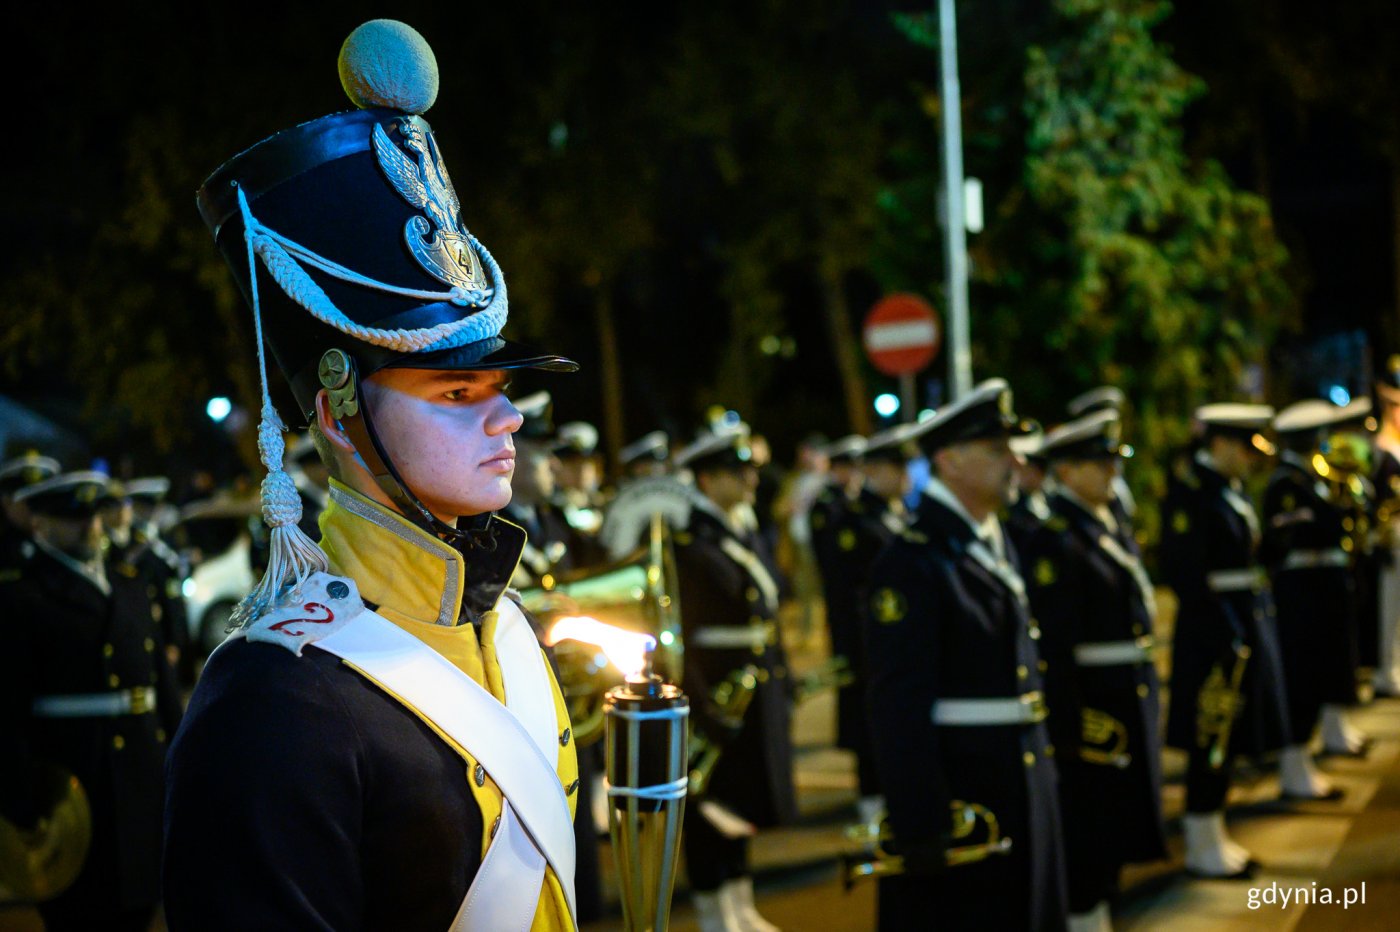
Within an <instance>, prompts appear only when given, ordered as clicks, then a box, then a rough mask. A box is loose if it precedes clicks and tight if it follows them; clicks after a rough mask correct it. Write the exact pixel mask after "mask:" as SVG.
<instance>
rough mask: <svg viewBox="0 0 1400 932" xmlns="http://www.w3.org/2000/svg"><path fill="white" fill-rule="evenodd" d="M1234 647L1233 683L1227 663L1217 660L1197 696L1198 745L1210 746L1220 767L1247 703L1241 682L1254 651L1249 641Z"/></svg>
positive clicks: (1212, 757)
mask: <svg viewBox="0 0 1400 932" xmlns="http://www.w3.org/2000/svg"><path fill="white" fill-rule="evenodd" d="M1234 650H1235V662H1234V666H1233V667H1232V668H1231V670H1230V680H1229V682H1226V680H1225V671H1224V668H1223V666H1222V665H1221V664H1218V663H1217V664H1216V665H1215V666H1214V667H1212V668H1211V671H1210V675H1209V676H1207V677H1206V681H1205V683H1204V684H1203V685H1202V686H1201V691H1200V692H1199V693H1197V695H1196V746H1197V747H1200V748H1206V747H1209V748H1210V766H1211V767H1212V768H1214V769H1216V770H1219V769H1220V768H1221V767H1222V766H1224V764H1225V755H1226V754H1227V753H1229V750H1230V732H1231V730H1232V729H1233V728H1234V725H1235V718H1236V716H1238V715H1239V712H1240V708H1241V707H1242V706H1243V704H1244V700H1243V699H1242V698H1241V696H1240V684H1241V683H1242V682H1243V681H1244V670H1245V666H1246V665H1247V664H1248V663H1249V654H1250V650H1249V647H1248V646H1247V645H1245V644H1237V645H1235V648H1234Z"/></svg>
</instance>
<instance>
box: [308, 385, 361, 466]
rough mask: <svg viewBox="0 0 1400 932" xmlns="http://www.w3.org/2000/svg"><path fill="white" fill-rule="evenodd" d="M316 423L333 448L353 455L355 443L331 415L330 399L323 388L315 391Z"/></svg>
mask: <svg viewBox="0 0 1400 932" xmlns="http://www.w3.org/2000/svg"><path fill="white" fill-rule="evenodd" d="M316 424H317V426H318V427H320V428H321V433H322V434H323V435H324V436H325V438H326V440H327V441H329V442H330V445H331V447H332V448H333V449H335V450H337V451H339V452H341V453H345V454H348V455H350V456H354V455H355V445H354V444H353V443H351V442H350V437H349V435H347V434H346V433H345V428H343V427H341V426H340V422H339V421H337V420H336V419H335V418H334V417H332V416H331V399H330V396H329V395H328V394H327V392H326V389H324V388H323V389H321V390H320V391H319V392H317V393H316Z"/></svg>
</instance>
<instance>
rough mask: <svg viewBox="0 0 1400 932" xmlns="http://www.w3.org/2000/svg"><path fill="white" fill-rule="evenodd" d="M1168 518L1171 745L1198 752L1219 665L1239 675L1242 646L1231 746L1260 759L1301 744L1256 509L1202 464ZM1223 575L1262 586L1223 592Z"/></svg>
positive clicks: (1166, 505) (1175, 485) (1189, 469)
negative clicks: (1238, 662) (1294, 730)
mask: <svg viewBox="0 0 1400 932" xmlns="http://www.w3.org/2000/svg"><path fill="white" fill-rule="evenodd" d="M1162 516H1163V517H1162V542H1161V549H1160V551H1159V555H1160V562H1161V570H1162V579H1163V582H1165V583H1166V584H1167V585H1168V586H1170V587H1171V588H1172V590H1173V591H1174V592H1175V593H1176V597H1177V615H1176V631H1175V633H1174V635H1173V639H1172V675H1171V705H1170V707H1169V708H1168V712H1167V744H1169V745H1171V746H1172V747H1175V748H1181V749H1183V750H1190V749H1191V748H1192V747H1193V746H1195V744H1196V742H1197V739H1198V735H1197V712H1198V699H1199V696H1200V692H1201V687H1202V686H1203V685H1204V684H1205V683H1206V681H1207V679H1208V678H1209V677H1210V674H1211V671H1212V670H1213V669H1214V668H1216V667H1217V666H1218V667H1219V668H1220V669H1221V671H1222V674H1223V676H1224V677H1225V679H1226V680H1227V681H1228V680H1229V679H1230V676H1231V672H1232V669H1233V667H1234V658H1235V650H1234V645H1236V644H1242V645H1244V646H1246V647H1248V648H1249V652H1250V657H1249V660H1248V661H1247V662H1246V665H1245V668H1244V670H1245V673H1244V678H1243V681H1242V683H1241V689H1240V692H1241V697H1242V708H1241V711H1240V713H1239V716H1238V718H1237V719H1236V720H1235V721H1234V724H1233V727H1232V729H1231V733H1230V739H1229V745H1230V747H1229V750H1230V751H1231V752H1233V753H1239V754H1250V755H1254V754H1261V753H1265V752H1269V751H1276V750H1279V749H1281V748H1284V747H1287V746H1288V745H1289V744H1291V743H1293V741H1292V737H1291V735H1290V733H1289V729H1288V714H1287V709H1288V704H1287V699H1286V690H1285V687H1284V675H1283V659H1282V656H1281V653H1280V650H1279V643H1278V632H1277V629H1276V623H1275V619H1274V606H1273V600H1272V598H1271V597H1270V594H1269V587H1268V579H1267V576H1266V575H1265V574H1264V573H1263V569H1262V567H1261V566H1260V564H1259V561H1258V547H1259V541H1260V530H1259V520H1258V516H1257V515H1256V514H1255V512H1254V507H1253V505H1252V504H1251V503H1250V502H1249V500H1248V499H1247V498H1246V497H1245V495H1244V493H1243V492H1241V491H1239V490H1237V489H1235V488H1234V487H1233V486H1232V485H1231V483H1230V482H1229V480H1227V479H1226V478H1225V477H1224V476H1223V475H1221V474H1220V473H1219V472H1216V471H1215V470H1214V469H1212V468H1210V467H1209V466H1207V465H1205V464H1204V463H1201V462H1200V461H1198V460H1197V461H1192V462H1190V463H1189V464H1187V465H1185V466H1184V467H1183V469H1182V471H1181V473H1180V474H1179V475H1176V476H1174V477H1173V479H1172V481H1171V483H1170V484H1169V485H1168V488H1167V496H1166V498H1165V499H1164V500H1163V503H1162ZM1213 573H1231V574H1241V575H1248V574H1249V573H1254V574H1255V575H1256V579H1257V580H1258V581H1257V583H1256V584H1255V585H1253V586H1248V587H1244V588H1230V589H1229V590H1228V591H1219V587H1218V585H1217V586H1216V587H1213V586H1212V584H1211V578H1212V576H1211V574H1213ZM1216 578H1219V577H1216Z"/></svg>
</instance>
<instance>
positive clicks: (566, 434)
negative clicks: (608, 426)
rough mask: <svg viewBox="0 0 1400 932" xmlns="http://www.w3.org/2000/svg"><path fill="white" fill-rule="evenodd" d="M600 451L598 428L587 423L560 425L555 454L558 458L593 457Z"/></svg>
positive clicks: (571, 422)
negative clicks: (594, 453)
mask: <svg viewBox="0 0 1400 932" xmlns="http://www.w3.org/2000/svg"><path fill="white" fill-rule="evenodd" d="M597 449H598V428H596V427H594V426H593V425H592V424H589V423H588V422H587V421H570V422H569V423H567V424H561V425H559V433H558V436H557V438H556V440H555V444H554V452H555V455H557V456H592V455H593V451H595V450H597Z"/></svg>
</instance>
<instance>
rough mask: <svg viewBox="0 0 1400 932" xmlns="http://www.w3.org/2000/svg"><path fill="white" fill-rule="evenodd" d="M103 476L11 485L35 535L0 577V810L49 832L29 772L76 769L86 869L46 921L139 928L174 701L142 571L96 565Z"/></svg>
mask: <svg viewBox="0 0 1400 932" xmlns="http://www.w3.org/2000/svg"><path fill="white" fill-rule="evenodd" d="M107 484H108V480H107V477H106V476H104V475H103V474H101V473H96V472H81V473H68V474H65V475H60V476H56V477H54V478H52V479H47V480H44V481H42V482H39V483H35V484H33V485H30V486H26V487H25V488H23V489H21V490H20V491H18V492H17V493H16V495H15V497H16V499H17V500H18V501H20V502H21V503H23V504H24V505H25V506H26V507H27V508H28V509H29V511H30V512H31V513H32V514H33V516H34V539H33V544H34V546H33V549H32V551H31V552H30V555H29V557H28V559H26V560H25V561H24V562H23V563H22V564H20V565H19V567H18V568H17V575H16V576H7V577H6V579H5V580H4V581H3V582H0V605H3V606H4V607H5V648H4V650H3V651H0V747H4V748H5V749H6V760H5V764H4V766H3V767H0V815H3V816H4V817H5V818H6V819H7V820H9V821H10V822H12V823H14V824H15V825H17V826H19V827H20V828H22V829H26V828H27V829H30V830H35V829H36V828H37V830H38V831H39V832H41V833H42V832H43V831H44V830H45V828H44V826H43V825H42V824H40V819H41V818H42V817H44V816H46V815H47V813H45V812H42V811H40V806H41V804H40V802H39V800H38V799H37V798H36V797H35V795H34V786H33V784H32V783H31V778H32V774H33V773H34V769H35V767H36V766H44V765H57V766H59V767H61V768H63V769H64V770H65V771H68V772H69V773H71V774H73V775H74V776H75V777H76V778H77V780H78V782H79V784H81V786H82V788H83V791H84V792H85V793H86V795H87V799H88V803H89V805H90V807H91V811H92V845H91V848H90V849H89V851H88V854H87V858H86V860H85V862H84V864H83V868H82V872H81V873H80V874H79V875H78V877H77V880H76V881H75V882H74V883H73V885H72V886H71V887H70V888H68V889H67V890H66V891H65V892H63V893H62V894H60V895H59V896H57V897H56V898H54V899H51V900H48V901H47V902H44V903H41V904H40V906H39V911H40V913H41V914H42V915H43V917H44V923H45V925H46V927H47V928H48V929H50V930H53V932H62V930H70V929H71V930H91V929H104V930H105V929H113V930H132V932H144V930H145V929H146V928H147V926H149V925H150V922H151V919H152V918H153V917H154V915H155V911H156V906H157V904H158V903H159V902H160V830H161V804H162V798H163V781H162V776H161V774H162V767H163V765H164V761H165V750H166V742H167V740H168V739H169V738H170V737H171V736H173V735H174V733H175V728H176V726H177V725H178V724H179V719H180V705H179V702H180V699H179V694H178V692H177V691H176V688H175V681H174V676H173V674H172V672H171V669H170V665H169V663H168V662H167V660H166V655H165V648H164V644H163V643H162V639H161V630H160V624H159V621H158V620H157V619H156V618H155V617H153V614H152V611H151V602H150V600H149V599H148V597H147V593H146V585H145V582H144V580H142V579H141V578H139V577H135V576H125V575H123V574H120V573H113V574H108V573H107V572H106V571H105V569H104V567H103V561H102V531H101V524H100V521H99V519H98V516H97V512H98V503H99V501H100V500H101V499H102V497H103V496H104V495H105V494H106V489H107ZM57 844H58V845H59V846H60V847H61V846H62V845H63V844H64V841H63V840H62V839H60V840H58V842H57Z"/></svg>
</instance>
